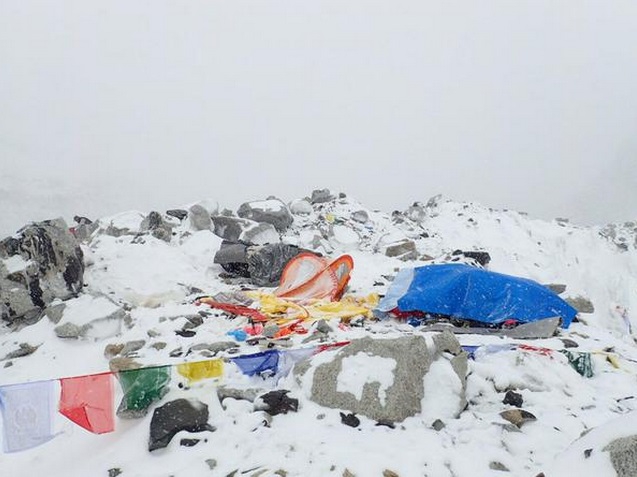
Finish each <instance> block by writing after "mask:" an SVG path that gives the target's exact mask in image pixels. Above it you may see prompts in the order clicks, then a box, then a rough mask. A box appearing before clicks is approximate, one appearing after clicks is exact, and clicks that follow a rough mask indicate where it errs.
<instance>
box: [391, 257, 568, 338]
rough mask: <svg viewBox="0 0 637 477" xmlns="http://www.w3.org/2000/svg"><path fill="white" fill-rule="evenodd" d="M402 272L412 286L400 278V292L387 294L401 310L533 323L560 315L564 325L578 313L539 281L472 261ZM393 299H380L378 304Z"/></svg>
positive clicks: (498, 321)
mask: <svg viewBox="0 0 637 477" xmlns="http://www.w3.org/2000/svg"><path fill="white" fill-rule="evenodd" d="M410 275H411V276H410ZM403 277H404V278H405V279H406V280H409V278H411V282H410V283H409V286H408V287H407V286H406V283H404V281H405V280H403V281H402V282H403V283H399V284H398V286H399V288H400V289H401V292H402V293H401V296H400V297H399V298H398V299H396V296H395V295H396V294H395V293H392V291H391V287H390V290H389V291H388V294H387V295H388V297H391V301H392V302H393V303H396V304H397V308H398V309H399V310H400V311H402V312H410V311H422V312H425V313H437V314H441V315H447V316H451V317H454V318H460V319H467V320H473V321H479V322H483V323H488V324H500V323H502V322H504V321H505V320H507V319H514V320H516V321H518V322H521V323H528V322H531V321H537V320H541V319H544V318H551V317H555V316H559V317H561V318H562V327H564V328H568V326H569V325H570V324H571V321H573V318H574V317H575V315H576V314H577V311H576V310H575V309H574V308H573V307H572V306H570V305H569V304H568V303H566V302H565V301H564V300H562V299H561V298H560V297H559V296H557V295H556V294H555V293H553V292H552V291H551V290H550V289H548V288H547V287H545V286H543V285H540V284H539V283H537V282H534V281H532V280H528V279H525V278H519V277H513V276H510V275H504V274H501V273H495V272H491V271H487V270H483V269H480V268H476V267H472V266H469V265H464V264H457V263H454V264H442V265H428V266H424V267H418V268H415V269H413V274H411V273H410V274H403ZM392 287H393V285H392ZM388 305H389V304H388V303H383V302H381V303H380V305H379V309H383V308H387V306H388Z"/></svg>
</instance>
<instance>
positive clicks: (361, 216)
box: [352, 210, 369, 224]
mask: <svg viewBox="0 0 637 477" xmlns="http://www.w3.org/2000/svg"><path fill="white" fill-rule="evenodd" d="M352 220H353V221H355V222H359V223H361V224H366V223H367V222H368V221H369V214H368V213H367V212H366V211H365V210H357V211H355V212H352Z"/></svg>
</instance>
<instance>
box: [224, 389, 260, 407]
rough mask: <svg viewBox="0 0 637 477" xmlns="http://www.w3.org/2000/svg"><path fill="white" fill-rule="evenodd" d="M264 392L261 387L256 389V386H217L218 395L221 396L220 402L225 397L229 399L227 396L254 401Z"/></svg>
mask: <svg viewBox="0 0 637 477" xmlns="http://www.w3.org/2000/svg"><path fill="white" fill-rule="evenodd" d="M262 392H263V391H262V390H261V389H254V388H249V389H237V388H229V387H226V386H219V387H218V388H217V397H218V398H219V402H220V403H222V404H223V401H224V399H227V398H232V399H237V400H241V401H249V402H254V401H255V400H256V399H257V397H259V395H260V394H261V393H262Z"/></svg>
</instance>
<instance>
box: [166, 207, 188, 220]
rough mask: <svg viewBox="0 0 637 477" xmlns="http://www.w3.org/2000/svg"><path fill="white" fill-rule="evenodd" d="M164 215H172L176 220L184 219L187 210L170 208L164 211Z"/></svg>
mask: <svg viewBox="0 0 637 477" xmlns="http://www.w3.org/2000/svg"><path fill="white" fill-rule="evenodd" d="M166 215H167V216H169V217H174V218H176V219H177V220H184V219H185V218H186V217H188V211H187V210H184V209H170V210H167V211H166Z"/></svg>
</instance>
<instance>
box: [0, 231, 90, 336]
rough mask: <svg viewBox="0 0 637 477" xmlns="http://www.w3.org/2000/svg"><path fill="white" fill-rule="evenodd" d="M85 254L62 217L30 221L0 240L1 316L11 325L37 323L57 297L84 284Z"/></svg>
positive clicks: (72, 293)
mask: <svg viewBox="0 0 637 477" xmlns="http://www.w3.org/2000/svg"><path fill="white" fill-rule="evenodd" d="M83 275H84V263H83V254H82V250H81V248H80V246H79V242H78V241H77V239H76V238H75V237H74V236H73V235H72V234H71V233H70V232H69V229H68V226H67V225H66V223H65V222H64V220H62V219H56V220H45V221H43V222H37V223H33V224H30V225H27V226H25V227H23V228H22V229H20V230H19V231H18V233H17V235H16V236H15V237H9V238H6V239H4V240H2V241H0V316H1V318H2V319H3V320H4V321H5V322H7V323H9V324H10V325H15V326H22V325H27V324H31V323H34V322H36V321H38V320H39V319H40V318H42V316H44V313H43V310H44V308H45V307H46V306H47V305H49V304H50V303H51V302H52V301H53V300H55V299H62V300H66V299H68V298H71V297H73V296H76V295H77V294H78V293H80V292H81V290H82V287H83V284H84V283H83Z"/></svg>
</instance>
